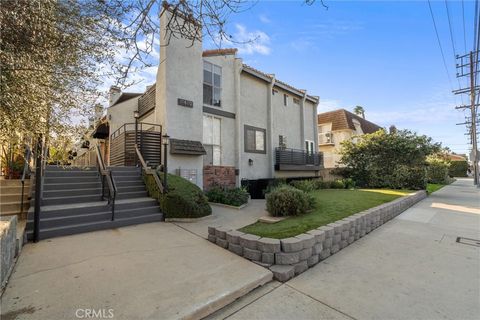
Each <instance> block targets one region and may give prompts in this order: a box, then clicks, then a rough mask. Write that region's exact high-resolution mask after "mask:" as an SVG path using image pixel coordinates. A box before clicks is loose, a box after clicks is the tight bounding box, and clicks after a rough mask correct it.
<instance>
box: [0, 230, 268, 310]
mask: <svg viewBox="0 0 480 320" xmlns="http://www.w3.org/2000/svg"><path fill="white" fill-rule="evenodd" d="M271 279H272V274H271V272H270V271H269V270H267V269H265V268H262V267H260V266H258V265H256V264H254V263H251V262H249V261H248V260H246V259H243V258H241V257H238V256H237V255H235V254H233V253H230V252H229V251H227V250H225V249H222V248H220V247H218V246H216V245H214V244H212V243H210V242H208V241H207V240H205V239H202V238H200V237H198V236H196V235H194V234H192V233H191V232H188V231H186V230H184V229H182V228H180V227H178V226H175V225H173V224H169V223H150V224H143V225H138V226H132V227H125V228H120V229H114V230H105V231H98V232H91V233H86V234H78V235H73V236H68V237H60V238H54V239H51V240H45V241H41V242H39V243H37V244H28V245H26V246H25V247H24V249H23V252H22V255H21V256H20V258H19V261H18V263H17V266H16V267H15V270H14V273H13V275H12V277H11V278H10V283H9V285H8V287H7V289H6V291H5V293H4V294H3V297H2V301H1V313H2V315H1V319H2V320H7V319H40V320H43V319H45V320H60V319H76V318H79V317H80V318H81V317H82V316H83V317H84V318H85V314H86V313H85V312H86V310H87V309H90V310H92V309H93V310H95V311H96V312H99V310H100V312H103V317H104V318H105V317H108V316H109V315H110V309H111V312H112V313H113V316H114V317H113V319H129V320H130V319H182V318H183V319H198V318H201V317H203V316H206V315H208V314H210V313H212V312H213V311H215V310H217V309H219V308H221V307H223V306H225V305H227V304H228V303H231V302H232V301H234V300H235V299H236V298H238V297H241V296H242V295H244V294H246V293H248V292H249V291H251V290H252V289H254V288H255V287H257V286H260V285H263V284H265V283H266V282H268V281H270V280H271ZM78 310H80V311H78ZM77 312H79V313H77ZM97 318H98V317H97Z"/></svg>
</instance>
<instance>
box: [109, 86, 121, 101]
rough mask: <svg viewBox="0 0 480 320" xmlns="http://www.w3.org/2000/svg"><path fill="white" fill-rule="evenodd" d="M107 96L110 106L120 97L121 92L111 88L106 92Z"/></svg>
mask: <svg viewBox="0 0 480 320" xmlns="http://www.w3.org/2000/svg"><path fill="white" fill-rule="evenodd" d="M108 94H109V99H108V100H109V101H108V105H109V106H111V105H112V104H114V103H115V101H117V99H118V97H120V95H121V94H122V90H120V88H119V87H117V86H111V87H110V90H109V91H108Z"/></svg>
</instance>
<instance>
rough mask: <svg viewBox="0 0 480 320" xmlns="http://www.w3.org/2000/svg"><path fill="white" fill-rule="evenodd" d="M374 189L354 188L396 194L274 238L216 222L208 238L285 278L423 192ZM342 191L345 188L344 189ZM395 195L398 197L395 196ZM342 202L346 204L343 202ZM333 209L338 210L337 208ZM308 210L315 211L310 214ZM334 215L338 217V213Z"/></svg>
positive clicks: (411, 202) (384, 219)
mask: <svg viewBox="0 0 480 320" xmlns="http://www.w3.org/2000/svg"><path fill="white" fill-rule="evenodd" d="M375 191H376V192H374V191H372V190H368V191H366V190H364V191H361V190H358V192H371V193H380V194H385V195H389V193H390V196H392V197H393V196H397V198H396V199H395V200H393V201H389V202H385V201H384V200H386V199H385V198H384V199H380V200H379V199H377V200H376V201H377V202H378V201H380V202H382V201H383V203H382V204H380V205H377V206H375V207H373V208H372V207H370V208H369V209H366V210H363V211H361V212H358V213H354V214H346V215H344V216H345V217H344V218H341V219H338V220H334V221H335V222H331V223H328V224H326V225H323V226H321V227H318V228H313V229H310V230H308V231H306V232H304V233H301V234H297V235H296V236H293V237H292V236H290V237H285V238H281V239H274V238H271V237H261V236H258V235H254V234H248V233H244V232H242V231H237V230H231V229H229V228H226V227H221V226H219V227H208V240H209V241H211V242H213V243H215V244H217V245H218V246H220V247H222V248H225V249H228V250H229V251H231V252H233V253H235V254H237V255H240V256H243V257H244V258H246V259H248V260H251V261H252V262H255V263H257V264H259V265H261V266H264V267H266V268H269V269H270V270H271V271H272V272H273V274H274V277H275V279H276V280H278V281H287V280H289V279H291V278H292V277H294V276H296V275H299V274H300V273H302V272H304V271H305V270H307V269H308V268H310V267H312V266H314V265H316V264H317V263H318V262H319V261H322V260H324V259H326V258H328V257H329V256H330V255H332V254H335V253H337V252H338V251H340V250H342V249H343V248H345V247H346V246H348V245H350V244H351V243H353V242H354V241H356V240H358V239H360V238H361V237H363V236H365V235H366V234H368V233H369V232H371V231H373V230H374V229H376V228H377V227H379V226H381V225H382V224H384V223H385V222H387V221H389V220H390V219H393V218H394V217H396V216H397V215H399V214H400V213H402V212H403V211H404V210H406V209H408V208H409V207H410V206H412V205H414V204H415V203H417V202H418V201H420V200H422V199H424V198H425V197H426V196H427V193H426V192H425V191H424V190H422V191H417V192H415V193H407V192H405V193H406V195H405V196H400V195H399V194H391V193H392V192H393V191H391V190H383V191H381V190H375ZM379 191H380V192H379ZM343 192H348V190H345V191H343ZM398 196H400V197H399V198H398ZM350 200H352V199H350ZM371 201H374V200H371ZM349 202H352V201H349ZM360 203H361V204H362V203H363V204H362V205H366V203H368V201H360ZM344 205H345V206H346V204H344ZM357 205H358V204H357ZM356 208H360V207H356ZM343 209H345V207H343ZM337 212H342V211H341V210H339V211H337ZM312 214H315V213H311V214H310V215H312ZM335 216H336V217H340V216H339V215H335ZM289 219H291V218H289ZM289 219H286V220H284V221H281V222H278V223H276V224H273V225H269V226H271V227H275V226H276V225H278V224H282V223H283V222H287V221H288V220H289ZM332 219H333V217H332ZM254 225H255V224H254ZM242 230H244V229H242Z"/></svg>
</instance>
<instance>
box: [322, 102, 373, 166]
mask: <svg viewBox="0 0 480 320" xmlns="http://www.w3.org/2000/svg"><path fill="white" fill-rule="evenodd" d="M379 129H382V128H381V127H380V126H378V125H376V124H375V123H372V122H370V121H367V120H365V119H364V118H362V117H360V116H358V115H356V114H354V113H352V112H350V111H347V110H345V109H339V110H334V111H329V112H324V113H320V114H318V146H319V150H320V152H322V153H323V157H324V167H325V169H331V168H334V167H335V166H337V165H338V162H339V160H340V158H341V156H340V148H341V143H342V141H345V140H351V139H354V136H356V135H362V134H366V133H373V132H375V131H378V130H379Z"/></svg>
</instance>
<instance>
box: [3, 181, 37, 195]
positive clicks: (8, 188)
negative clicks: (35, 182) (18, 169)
mask: <svg viewBox="0 0 480 320" xmlns="http://www.w3.org/2000/svg"><path fill="white" fill-rule="evenodd" d="M29 189H30V184H29V183H25V187H24V190H29ZM4 193H22V185H21V184H20V185H19V186H0V194H4Z"/></svg>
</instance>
